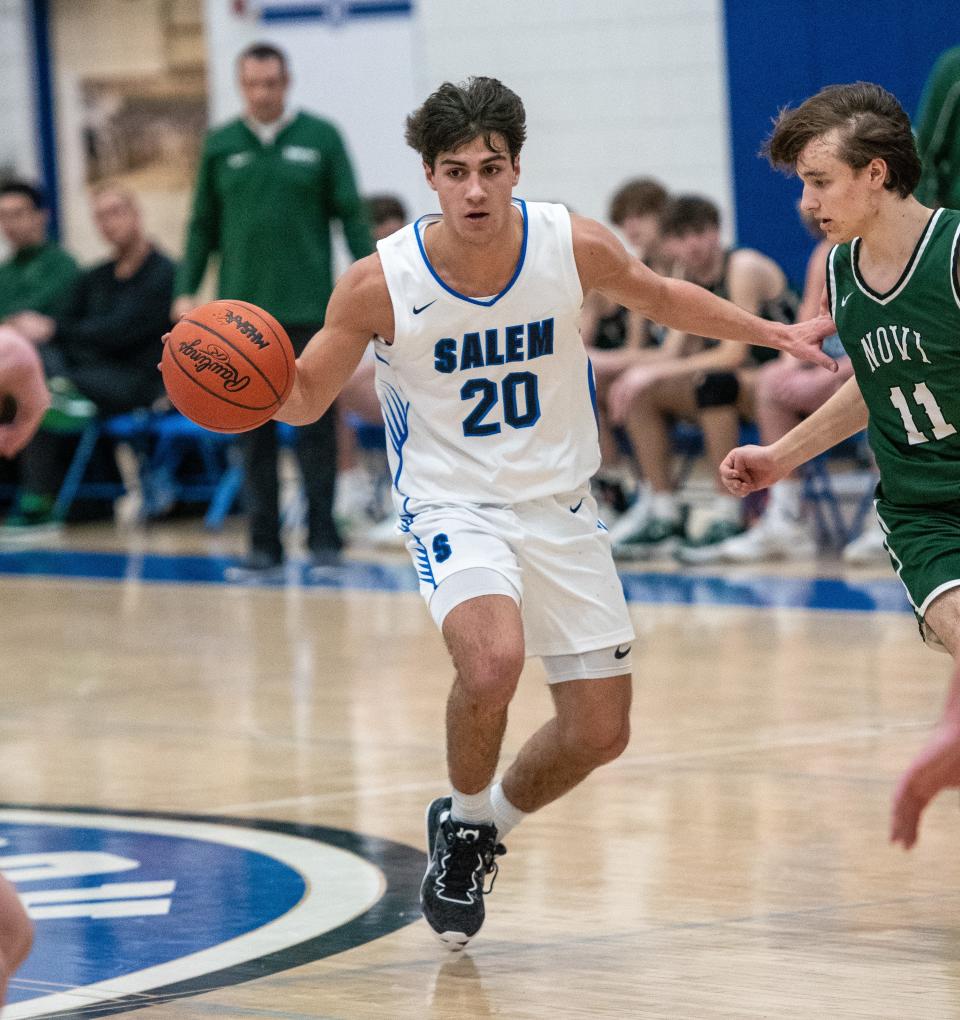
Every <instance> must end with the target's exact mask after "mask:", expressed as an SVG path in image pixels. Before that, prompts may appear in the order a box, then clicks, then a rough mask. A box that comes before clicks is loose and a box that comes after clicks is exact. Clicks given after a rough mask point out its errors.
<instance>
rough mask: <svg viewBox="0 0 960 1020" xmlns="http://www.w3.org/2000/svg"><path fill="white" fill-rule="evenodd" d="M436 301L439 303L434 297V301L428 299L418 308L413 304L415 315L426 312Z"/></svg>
mask: <svg viewBox="0 0 960 1020" xmlns="http://www.w3.org/2000/svg"><path fill="white" fill-rule="evenodd" d="M436 303H437V299H436V298H434V299H433V300H432V301H428V302H427V303H426V304H425V305H421V306H420V307H419V308H417V306H416V305H414V306H413V314H414V315H419V314H420V313H421V312H425V311H426V310H427V309H428V308H429V307H430V306H431V305H435V304H436Z"/></svg>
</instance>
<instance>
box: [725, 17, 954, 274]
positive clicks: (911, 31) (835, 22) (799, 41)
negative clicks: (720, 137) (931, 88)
mask: <svg viewBox="0 0 960 1020" xmlns="http://www.w3.org/2000/svg"><path fill="white" fill-rule="evenodd" d="M724 21H725V28H726V33H727V45H726V50H727V81H728V88H729V103H730V131H731V158H732V161H733V188H734V200H735V202H736V225H737V243H738V244H740V245H746V246H749V247H753V248H759V249H760V250H761V251H763V252H766V253H767V254H768V255H770V256H772V257H773V258H775V259H776V260H777V261H778V262H779V263H780V264H781V265H782V266H783V268H784V269H785V270H786V272H787V275H788V276H789V277H790V278H791V280H793V281H794V282H795V283H796V284H797V285H799V284H801V283H802V281H803V271H804V265H805V262H806V258H807V255H808V253H809V251H810V249H811V247H812V245H813V241H812V239H811V238H810V236H809V234H808V233H807V232H806V230H805V229H804V228H803V226H802V225H801V224H800V221H799V219H798V216H797V212H796V203H797V201H798V200H799V198H800V184H799V182H798V181H797V180H796V178H785V177H783V176H782V175H780V174H779V173H775V172H774V171H773V170H772V169H771V167H770V166H769V164H768V163H767V162H766V160H764V159H761V158H759V157H758V156H757V153H758V151H759V149H760V146H761V144H762V143H763V140H764V139H765V138H766V137H767V135H768V134H769V132H770V126H771V118H772V117H773V116H775V115H776V113H777V110H778V109H779V108H780V107H782V106H785V105H790V106H795V105H796V104H797V103H799V102H801V101H802V100H803V99H805V98H806V97H807V96H809V95H812V94H813V93H814V92H817V91H818V90H819V89H821V88H823V86H825V85H833V84H839V83H841V82H848V81H856V80H858V79H859V80H864V81H875V82H877V83H879V84H880V85H883V86H884V87H885V88H888V89H890V91H891V92H893V93H894V95H896V96H897V98H898V99H899V100H900V102H901V103H902V104H903V107H904V109H905V110H906V111H907V113H908V114H910V116H911V117H913V116H915V114H916V112H917V104H918V103H919V100H920V93H921V91H922V89H923V83H924V81H925V79H926V76H927V73H928V72H929V70H930V68H931V67H932V66H933V63H934V61H935V60H936V58H937V56H938V55H939V54H940V53H942V52H943V50H945V49H947V48H948V47H950V46H955V45H960V4H957V3H956V2H955V0H913V2H909V3H904V2H903V0H899V2H894V0H869V2H867V0H793V2H791V0H773V2H768V3H760V2H757V0H726V3H725V17H724Z"/></svg>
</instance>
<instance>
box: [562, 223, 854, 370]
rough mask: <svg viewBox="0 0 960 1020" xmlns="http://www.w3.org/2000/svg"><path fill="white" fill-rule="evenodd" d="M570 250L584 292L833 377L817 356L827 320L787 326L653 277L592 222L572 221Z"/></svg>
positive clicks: (830, 364)
mask: <svg viewBox="0 0 960 1020" xmlns="http://www.w3.org/2000/svg"><path fill="white" fill-rule="evenodd" d="M573 249H574V255H575V257H576V260H577V270H578V272H579V274H580V280H581V284H582V286H583V289H584V290H585V291H586V290H589V289H590V288H592V287H596V288H597V289H598V290H600V291H601V292H602V293H604V294H606V295H607V296H608V297H610V298H612V299H613V300H614V301H617V302H619V303H620V304H622V305H625V306H626V307H627V308H632V309H634V310H635V311H638V312H642V313H643V314H644V315H646V316H647V317H648V318H650V319H653V320H654V321H655V322H662V323H664V324H665V325H667V326H672V327H673V328H675V329H679V330H682V331H683V332H685V333H695V334H697V335H698V336H709V337H713V338H715V339H717V340H739V341H742V342H744V343H750V344H757V345H758V346H760V347H773V348H775V349H777V350H785V351H788V352H789V353H790V354H794V355H796V356H797V357H799V358H802V359H803V360H804V361H812V362H814V363H815V364H818V365H823V366H824V367H826V368H829V369H830V370H831V371H836V368H837V366H836V362H835V361H834V360H833V359H832V358H829V357H827V356H826V355H825V354H823V353H822V352H821V351H820V341H821V340H822V339H823V337H825V336H828V335H829V334H830V333H832V332H833V323H832V322H831V321H830V320H829V318H824V317H821V318H818V319H814V320H812V321H810V322H806V323H797V324H795V325H792V326H786V325H784V324H782V323H779V322H768V321H766V320H764V319H759V318H757V316H755V315H751V314H750V313H749V312H746V311H744V310H743V309H742V308H738V307H737V306H736V305H734V304H732V303H731V302H729V301H724V300H723V299H722V298H718V297H716V296H714V295H713V294H711V293H710V292H709V291H707V290H704V289H703V288H702V287H697V286H696V285H695V284H692V283H687V282H685V281H683V280H671V279H667V278H665V277H662V276H658V275H657V274H656V273H654V272H653V271H652V270H650V269H648V268H647V267H646V266H645V265H644V264H643V263H642V262H640V260H639V259H635V258H632V257H631V256H630V255H628V254H627V251H626V249H625V248H624V247H623V245H622V244H621V243H620V242H619V241H618V240H617V238H616V237H615V236H614V235H613V234H612V233H611V232H610V231H609V230H607V228H606V227H604V226H602V225H601V224H599V223H597V222H596V221H594V220H587V219H582V218H580V217H577V216H575V217H573Z"/></svg>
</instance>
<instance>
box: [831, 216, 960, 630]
mask: <svg viewBox="0 0 960 1020" xmlns="http://www.w3.org/2000/svg"><path fill="white" fill-rule="evenodd" d="M958 240H960V212H954V211H951V210H946V209H938V210H937V211H936V212H935V213H934V214H933V215H932V216H931V218H930V222H929V223H928V224H927V227H926V229H925V230H924V232H923V234H922V236H921V237H920V239H919V241H918V242H917V246H916V248H915V249H914V251H913V254H912V255H911V257H910V259H909V261H908V263H907V265H906V268H905V269H904V271H903V274H902V275H901V277H900V279H899V280H898V281H897V282H896V284H895V285H894V286H893V287H892V288H891V289H890V290H889V291H887V292H886V293H885V294H878V293H877V292H876V291H874V290H872V289H871V288H870V287H869V286H868V284H867V283H866V282H865V281H864V279H863V277H862V275H861V274H860V271H859V267H858V263H859V251H860V244H861V241H860V238H855V239H854V240H853V241H852V242H851V243H849V244H842V245H837V246H836V247H835V248H833V249H832V251H831V252H830V254H829V255H828V257H827V292H828V297H829V300H830V308H831V310H832V313H833V319H834V322H836V324H837V330H838V332H839V334H840V340H841V342H842V343H843V346H844V349H845V350H846V352H847V353H848V354H849V355H850V359H851V363H852V365H853V369H854V373H855V375H856V379H857V384H858V385H859V387H860V392H861V393H862V394H863V399H864V401H865V402H866V405H867V409H868V411H869V414H870V422H869V427H868V434H869V439H870V445H871V447H872V448H873V452H874V454H875V455H876V458H877V466H878V467H879V469H880V483H879V485H878V486H877V514H878V516H879V518H880V523H881V525H882V527H883V529H884V531H885V532H886V533H887V537H886V545H887V551H888V552H889V553H890V558H891V560H892V562H893V565H894V569H895V570H896V571H897V575H898V576H899V577H900V579H901V581H903V583H904V586H905V587H906V589H907V593H908V595H909V597H910V600H911V602H912V603H913V607H914V609H915V611H916V613H917V616H918V618H919V619H920V621H921V632H922V633H924V637H925V639H927V640H928V641H929V640H931V639H933V638H935V635H931V634H930V633H929V632H926V631H924V628H923V625H922V620H923V614H924V613H925V612H926V610H927V607H928V606H929V605H930V603H931V602H932V601H933V599H934V598H936V596H937V595H939V594H940V593H941V592H943V591H945V590H947V589H948V588H951V587H955V586H958V585H960V289H958V286H957V280H956V273H957V265H958V262H957V259H958V248H957V246H958Z"/></svg>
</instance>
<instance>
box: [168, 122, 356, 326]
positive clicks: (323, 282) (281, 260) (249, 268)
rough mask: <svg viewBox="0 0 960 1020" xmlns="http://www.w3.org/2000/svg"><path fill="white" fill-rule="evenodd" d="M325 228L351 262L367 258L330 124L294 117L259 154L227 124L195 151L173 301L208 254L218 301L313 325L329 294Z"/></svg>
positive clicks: (190, 286)
mask: <svg viewBox="0 0 960 1020" xmlns="http://www.w3.org/2000/svg"><path fill="white" fill-rule="evenodd" d="M335 219H336V220H339V221H340V222H341V223H342V225H343V232H344V235H345V237H346V240H347V244H348V246H349V248H350V251H351V252H352V254H353V256H354V258H362V257H363V256H365V255H369V254H370V253H371V252H372V251H373V244H372V241H371V237H370V230H369V226H368V223H367V218H366V211H365V209H364V205H363V202H362V200H361V198H360V196H359V194H358V193H357V187H356V183H355V181H354V176H353V170H352V168H351V165H350V160H349V158H348V156H347V152H346V149H345V147H344V144H343V140H342V139H341V137H340V134H339V132H338V131H337V129H336V128H335V127H334V126H333V125H332V124H330V123H328V122H327V121H325V120H321V119H320V118H319V117H314V116H312V115H310V114H307V113H302V112H301V113H298V114H296V115H295V116H294V117H293V119H292V120H291V121H290V122H289V123H288V124H286V125H285V126H284V127H283V128H282V129H281V130H280V132H279V134H278V135H277V137H276V139H275V140H274V141H273V142H271V143H270V144H268V145H264V144H263V143H262V142H261V141H260V140H259V138H258V137H257V136H256V135H255V134H254V133H253V132H252V131H251V130H250V128H249V127H248V126H247V125H246V124H245V123H244V121H243V120H234V121H231V122H230V123H229V124H226V125H224V126H223V127H221V128H218V129H215V130H213V131H211V132H210V133H209V134H208V135H207V138H206V140H205V143H204V147H203V153H202V155H201V158H200V168H199V171H198V174H197V185H196V191H195V193H194V199H193V209H192V213H191V217H190V223H189V227H188V231H187V241H186V246H185V252H184V256H183V261H182V262H181V264H180V269H179V272H178V274H177V283H176V293H177V295H180V294H194V293H196V290H197V288H198V287H199V285H200V281H201V279H202V278H203V273H204V270H205V268H206V264H207V260H208V259H209V257H210V256H211V255H212V254H213V253H218V254H219V256H220V277H219V285H218V288H217V291H218V295H219V296H220V297H227V298H237V299H240V300H244V301H252V302H253V303H254V304H256V305H260V306H261V307H263V308H266V309H267V310H268V311H270V312H271V313H272V314H273V315H274V316H275V317H276V318H277V319H279V320H280V322H282V323H285V324H288V325H292V324H307V323H320V322H322V321H323V316H324V312H325V311H326V307H327V301H328V300H329V298H330V293H331V291H332V290H333V265H332V263H333V259H332V252H331V238H330V224H331V222H332V221H333V220H335Z"/></svg>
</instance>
